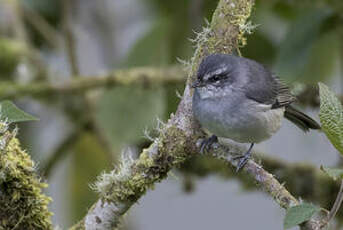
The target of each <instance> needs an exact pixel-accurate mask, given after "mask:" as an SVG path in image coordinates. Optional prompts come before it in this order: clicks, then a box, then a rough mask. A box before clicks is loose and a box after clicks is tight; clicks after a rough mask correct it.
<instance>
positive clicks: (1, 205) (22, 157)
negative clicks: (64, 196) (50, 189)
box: [0, 121, 52, 230]
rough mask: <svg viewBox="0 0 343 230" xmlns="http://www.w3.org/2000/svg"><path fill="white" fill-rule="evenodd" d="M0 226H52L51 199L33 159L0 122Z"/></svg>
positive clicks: (44, 229)
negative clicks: (45, 191) (44, 192)
mask: <svg viewBox="0 0 343 230" xmlns="http://www.w3.org/2000/svg"><path fill="white" fill-rule="evenodd" d="M0 126H1V134H0V229H27V230H39V229H41V230H48V229H52V225H51V220H50V217H51V215H52V213H51V212H49V211H48V204H49V203H50V201H51V198H50V197H48V196H46V195H44V194H43V193H42V189H44V188H46V187H47V184H45V183H43V182H41V181H40V179H39V177H38V176H37V174H36V169H35V166H34V162H33V161H32V160H31V158H30V156H29V155H28V154H27V153H26V152H25V151H24V150H23V149H22V148H21V146H20V143H19V140H18V139H17V138H16V137H15V134H16V131H15V130H16V129H15V130H14V131H9V130H7V128H8V124H6V122H3V121H0Z"/></svg>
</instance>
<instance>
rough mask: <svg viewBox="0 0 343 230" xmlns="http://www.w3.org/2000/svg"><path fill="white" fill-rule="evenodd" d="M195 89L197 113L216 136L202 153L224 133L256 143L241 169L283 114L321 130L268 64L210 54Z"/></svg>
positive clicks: (275, 128) (242, 158) (243, 158)
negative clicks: (298, 107) (296, 103)
mask: <svg viewBox="0 0 343 230" xmlns="http://www.w3.org/2000/svg"><path fill="white" fill-rule="evenodd" d="M191 87H192V88H194V92H193V97H192V110H193V116H194V117H195V119H196V120H197V121H198V122H199V123H200V125H201V127H202V128H203V129H204V130H206V131H207V132H209V133H211V134H212V136H210V137H209V138H207V139H205V140H203V142H202V143H201V149H200V152H203V151H204V150H208V149H209V147H210V146H211V145H212V144H213V143H215V142H217V141H218V137H221V138H228V139H231V140H233V141H236V142H240V143H250V147H249V149H248V151H247V152H246V153H245V154H244V155H241V156H239V157H235V158H234V159H235V160H238V163H237V171H239V170H240V169H241V168H242V167H244V165H245V164H246V163H247V161H248V160H249V158H250V157H251V150H252V148H253V146H254V144H255V143H260V142H262V141H265V140H267V139H269V138H270V137H271V136H272V135H273V134H274V133H276V132H277V131H278V130H279V129H280V127H281V123H282V120H283V118H286V119H288V120H289V121H291V122H292V123H293V124H295V125H296V126H297V127H298V128H300V129H301V130H303V131H305V132H307V131H309V130H310V129H321V127H320V125H319V124H318V123H317V122H316V121H315V120H314V119H312V118H311V117H309V116H308V115H306V114H304V113H302V112H301V111H299V110H297V109H296V108H294V107H293V106H292V105H291V104H292V103H293V102H294V101H296V97H295V96H294V95H292V94H291V92H290V89H289V87H288V86H287V85H286V84H285V83H284V82H283V81H282V80H281V79H280V78H279V77H277V76H276V75H275V74H273V73H272V72H271V71H270V70H268V69H267V68H266V67H265V66H264V65H262V64H260V63H258V62H256V61H254V60H252V59H248V58H244V57H239V56H235V55H231V54H221V53H215V54H211V55H208V56H206V57H204V58H203V59H202V61H201V63H200V65H199V67H198V70H197V73H196V76H195V80H194V81H193V83H192V85H191Z"/></svg>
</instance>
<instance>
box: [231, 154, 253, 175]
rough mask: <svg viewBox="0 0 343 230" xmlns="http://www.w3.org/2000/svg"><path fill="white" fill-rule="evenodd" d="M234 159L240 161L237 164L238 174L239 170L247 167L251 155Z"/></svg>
mask: <svg viewBox="0 0 343 230" xmlns="http://www.w3.org/2000/svg"><path fill="white" fill-rule="evenodd" d="M233 159H234V160H239V161H238V163H237V167H236V172H239V170H241V169H242V168H243V167H244V165H246V163H247V162H248V160H249V159H250V155H248V154H244V155H243V156H236V157H234V158H233Z"/></svg>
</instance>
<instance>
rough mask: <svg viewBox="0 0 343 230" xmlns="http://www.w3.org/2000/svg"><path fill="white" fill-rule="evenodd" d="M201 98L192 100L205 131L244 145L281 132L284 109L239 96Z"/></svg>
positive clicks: (195, 113) (196, 114)
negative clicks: (273, 107) (272, 107)
mask: <svg viewBox="0 0 343 230" xmlns="http://www.w3.org/2000/svg"><path fill="white" fill-rule="evenodd" d="M199 96H200V95H199ZM198 99H199V100H193V110H194V115H195V117H196V118H197V119H198V120H199V122H200V124H201V125H202V126H203V128H205V129H207V130H209V131H210V132H211V133H213V134H215V135H217V136H219V137H224V138H230V139H232V140H234V141H237V142H242V143H258V142H261V141H264V140H266V139H268V138H270V137H271V136H272V135H273V134H274V133H275V132H277V131H278V130H279V129H280V127H281V121H282V118H283V115H284V110H285V109H284V108H278V109H271V105H264V104H260V103H257V102H255V101H253V100H249V99H247V98H246V97H244V96H243V95H240V94H237V93H234V94H231V95H230V96H224V97H217V98H212V97H208V98H204V97H203V98H200V97H199V98H198Z"/></svg>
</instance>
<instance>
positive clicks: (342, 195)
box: [321, 180, 343, 228]
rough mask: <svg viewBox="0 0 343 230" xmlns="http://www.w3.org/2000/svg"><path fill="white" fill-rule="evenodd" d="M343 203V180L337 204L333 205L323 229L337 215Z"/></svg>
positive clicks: (324, 221) (323, 222) (325, 219)
mask: <svg viewBox="0 0 343 230" xmlns="http://www.w3.org/2000/svg"><path fill="white" fill-rule="evenodd" d="M342 201H343V180H341V186H340V188H339V191H338V194H337V197H336V200H335V203H334V204H333V206H332V208H331V210H330V212H329V214H328V215H327V217H326V218H324V219H323V221H322V223H321V228H323V227H325V226H326V225H327V224H328V223H329V222H330V221H331V220H332V219H333V218H334V217H335V216H336V214H337V212H338V210H339V208H340V207H341V204H342Z"/></svg>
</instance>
